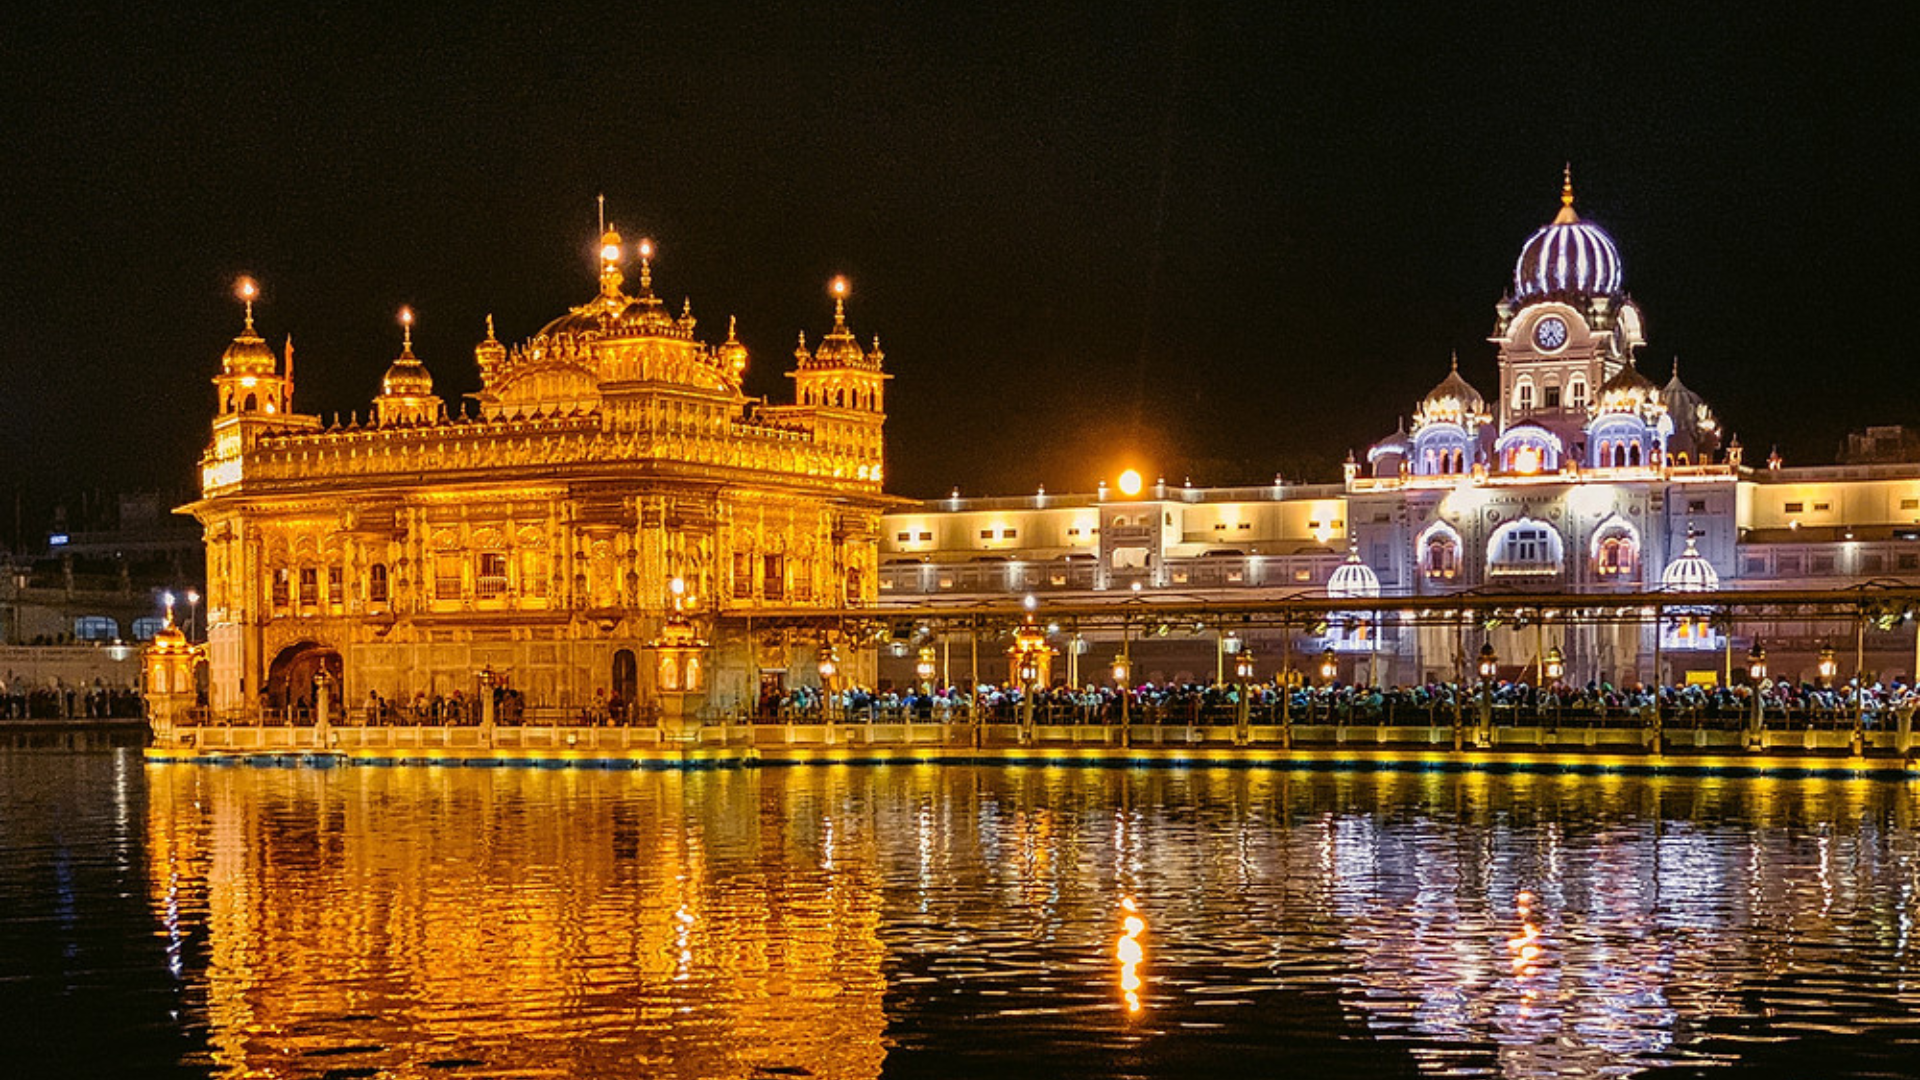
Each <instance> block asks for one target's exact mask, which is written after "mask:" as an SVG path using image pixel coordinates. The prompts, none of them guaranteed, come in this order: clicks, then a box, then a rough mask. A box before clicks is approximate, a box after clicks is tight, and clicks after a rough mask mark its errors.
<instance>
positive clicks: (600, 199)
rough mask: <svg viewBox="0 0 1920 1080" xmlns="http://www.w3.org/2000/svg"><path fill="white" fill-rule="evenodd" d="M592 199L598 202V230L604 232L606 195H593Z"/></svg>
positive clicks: (605, 226)
mask: <svg viewBox="0 0 1920 1080" xmlns="http://www.w3.org/2000/svg"><path fill="white" fill-rule="evenodd" d="M594 201H595V202H597V203H599V204H600V231H601V232H606V231H607V197H606V195H605V194H600V195H595V196H594Z"/></svg>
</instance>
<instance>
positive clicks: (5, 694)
mask: <svg viewBox="0 0 1920 1080" xmlns="http://www.w3.org/2000/svg"><path fill="white" fill-rule="evenodd" d="M143 715H145V712H144V709H143V706H142V704H141V699H140V692H139V691H137V690H134V689H132V688H130V687H122V686H106V685H104V684H98V683H96V684H95V685H93V686H27V685H25V683H24V682H23V681H22V680H17V679H16V680H14V681H13V682H11V683H6V684H0V718H5V719H8V720H59V719H87V720H110V719H128V720H130V719H136V718H138V717H140V716H143Z"/></svg>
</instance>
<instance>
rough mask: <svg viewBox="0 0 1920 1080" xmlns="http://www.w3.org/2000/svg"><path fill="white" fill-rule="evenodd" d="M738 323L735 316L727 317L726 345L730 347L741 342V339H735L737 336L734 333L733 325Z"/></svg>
mask: <svg viewBox="0 0 1920 1080" xmlns="http://www.w3.org/2000/svg"><path fill="white" fill-rule="evenodd" d="M737 321H738V320H737V319H735V318H734V316H732V315H729V316H727V340H726V344H728V345H733V344H737V343H738V342H739V340H740V339H739V338H737V337H735V336H734V333H733V324H734V323H735V322H737Z"/></svg>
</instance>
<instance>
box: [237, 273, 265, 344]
mask: <svg viewBox="0 0 1920 1080" xmlns="http://www.w3.org/2000/svg"><path fill="white" fill-rule="evenodd" d="M233 291H234V292H235V293H236V294H238V295H239V297H240V302H241V303H243V304H245V305H246V307H247V328H246V329H245V330H243V331H241V333H243V334H247V335H249V336H251V335H252V334H253V298H254V297H256V296H258V295H260V286H258V285H255V284H254V283H253V279H252V278H250V277H243V278H241V279H240V280H239V281H237V282H235V283H234V286H233Z"/></svg>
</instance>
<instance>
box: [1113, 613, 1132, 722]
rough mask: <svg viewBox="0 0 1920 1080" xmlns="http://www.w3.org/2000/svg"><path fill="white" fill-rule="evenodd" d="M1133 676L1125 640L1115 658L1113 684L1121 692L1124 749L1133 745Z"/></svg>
mask: <svg viewBox="0 0 1920 1080" xmlns="http://www.w3.org/2000/svg"><path fill="white" fill-rule="evenodd" d="M1132 675H1133V661H1132V659H1131V658H1129V657H1128V656H1127V648H1126V641H1125V639H1124V638H1123V639H1122V640H1121V643H1120V653H1119V655H1118V656H1115V657H1114V658H1113V684H1114V685H1115V686H1116V687H1118V688H1119V690H1120V745H1121V746H1122V747H1127V746H1130V745H1132V742H1131V739H1132V732H1133V717H1132V715H1131V713H1130V711H1129V704H1130V703H1131V702H1132V700H1133V691H1131V690H1129V689H1128V688H1127V686H1128V680H1129V679H1130V678H1131V677H1132Z"/></svg>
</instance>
